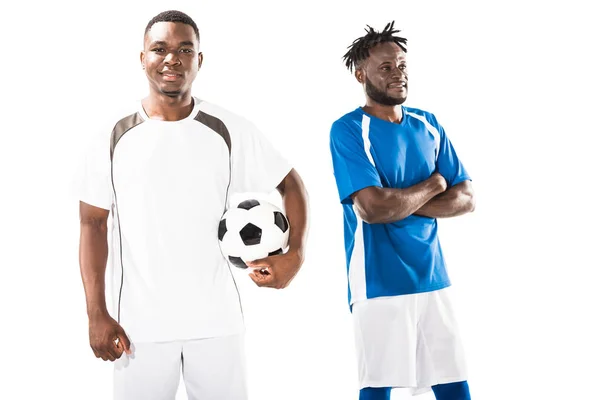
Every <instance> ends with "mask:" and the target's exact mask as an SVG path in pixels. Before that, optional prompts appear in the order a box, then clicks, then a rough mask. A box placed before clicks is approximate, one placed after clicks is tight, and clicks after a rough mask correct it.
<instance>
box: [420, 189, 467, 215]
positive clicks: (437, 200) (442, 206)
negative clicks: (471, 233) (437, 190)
mask: <svg viewBox="0 0 600 400" xmlns="http://www.w3.org/2000/svg"><path fill="white" fill-rule="evenodd" d="M474 208H475V200H474V196H473V192H472V190H471V189H470V185H468V186H467V185H461V184H459V185H456V186H453V187H451V188H450V189H448V190H446V191H445V192H444V193H441V194H439V195H437V196H435V197H434V198H433V199H431V200H430V201H429V202H427V203H426V204H424V205H423V206H422V207H421V208H419V209H418V210H417V211H416V212H415V214H417V215H421V216H425V217H430V218H450V217H457V216H459V215H463V214H466V213H469V212H471V211H473V210H474Z"/></svg>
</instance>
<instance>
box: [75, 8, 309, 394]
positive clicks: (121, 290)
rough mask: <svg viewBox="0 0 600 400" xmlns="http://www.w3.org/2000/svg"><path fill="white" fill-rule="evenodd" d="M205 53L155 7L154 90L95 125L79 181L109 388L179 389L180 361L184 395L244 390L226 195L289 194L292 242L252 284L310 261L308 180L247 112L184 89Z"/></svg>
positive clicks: (148, 40) (150, 35)
mask: <svg viewBox="0 0 600 400" xmlns="http://www.w3.org/2000/svg"><path fill="white" fill-rule="evenodd" d="M202 59H203V55H202V53H201V52H200V51H199V33H198V28H197V26H196V24H195V23H194V21H193V20H192V19H191V18H190V17H189V16H187V15H186V14H184V13H181V12H178V11H166V12H163V13H161V14H159V15H157V16H156V17H154V18H153V19H152V20H151V21H150V22H149V23H148V25H147V28H146V31H145V34H144V50H143V51H142V53H141V64H142V67H143V69H144V70H145V72H146V76H147V78H148V82H149V88H150V91H149V95H148V96H147V97H146V98H144V99H143V100H141V102H140V103H139V104H137V105H136V106H135V107H133V109H132V110H130V111H129V112H127V113H124V114H123V115H120V116H119V117H118V118H116V119H115V120H114V121H112V123H111V125H110V127H108V128H107V129H106V130H105V131H102V132H100V135H99V136H98V137H97V138H96V139H95V140H94V141H93V144H92V146H91V147H90V150H89V152H88V153H87V154H86V159H85V164H84V168H83V170H82V177H81V180H80V181H79V186H78V188H79V199H80V216H81V238H80V265H81V275H82V279H83V284H84V288H85V295H86V302H87V312H88V316H89V333H90V345H91V347H92V349H93V351H94V354H95V355H96V357H99V358H102V359H103V360H110V361H115V373H114V396H115V397H114V398H115V399H127V400H130V399H144V400H153V399H156V400H167V399H174V398H175V393H176V391H177V387H178V384H179V377H180V371H182V372H183V378H184V381H185V385H186V390H187V393H188V397H189V398H190V399H222V400H237V399H246V398H247V394H246V378H245V361H244V349H243V347H244V346H243V330H244V327H243V319H242V312H241V305H240V299H239V293H238V291H237V287H236V285H235V281H234V279H233V276H232V272H231V270H230V267H229V265H228V264H227V261H226V260H225V258H224V257H223V256H222V254H221V252H220V249H219V245H218V239H217V237H218V232H217V231H218V225H219V220H220V218H221V216H222V214H223V212H224V210H225V208H226V204H227V199H228V195H229V194H230V193H234V192H264V193H268V192H271V191H273V190H275V189H277V190H278V191H279V192H280V193H281V195H282V197H283V204H284V208H285V211H286V214H287V217H288V219H289V222H290V238H289V251H288V252H287V253H285V254H281V255H276V256H272V257H268V258H266V259H262V260H256V261H254V262H250V263H248V265H249V266H250V268H251V269H252V272H251V273H250V278H252V280H253V281H254V282H255V283H256V284H257V285H258V286H266V287H273V288H284V287H286V286H287V285H288V284H289V283H290V281H291V280H292V279H293V278H294V276H295V275H296V273H297V272H298V270H299V268H300V266H301V264H302V262H303V259H304V253H303V252H304V241H305V236H306V224H307V221H306V220H307V199H306V193H305V189H304V186H303V183H302V180H301V179H300V177H299V176H298V174H297V173H296V172H295V171H294V170H293V169H292V168H291V166H290V164H289V163H288V162H287V161H286V160H285V159H284V158H283V157H282V156H281V155H280V154H279V152H278V151H276V150H275V148H274V147H273V146H272V145H271V144H270V143H269V142H268V141H267V140H266V138H265V137H264V136H263V135H262V134H261V133H260V132H259V131H258V130H257V129H256V127H255V126H254V125H253V124H252V123H250V122H249V121H247V120H245V119H244V118H241V117H239V116H237V115H234V114H232V113H230V112H228V111H226V110H224V109H222V108H220V107H217V106H215V105H213V104H210V103H208V102H206V101H204V100H200V99H198V98H196V97H193V96H192V94H191V88H192V82H193V81H194V79H195V77H196V75H197V72H198V70H199V69H200V66H201V64H202ZM109 215H110V216H112V218H111V222H112V224H111V226H112V227H113V229H112V232H111V239H112V242H111V245H110V246H109V245H108V243H107V238H108V221H109ZM109 250H110V252H109ZM109 254H111V256H112V257H111V261H112V263H109V265H111V266H112V272H113V274H112V279H111V280H112V282H108V283H112V284H111V285H109V286H110V287H112V288H113V289H114V290H112V298H113V303H114V309H113V310H111V311H109V310H108V309H107V306H106V301H105V271H106V265H107V259H108V255H109Z"/></svg>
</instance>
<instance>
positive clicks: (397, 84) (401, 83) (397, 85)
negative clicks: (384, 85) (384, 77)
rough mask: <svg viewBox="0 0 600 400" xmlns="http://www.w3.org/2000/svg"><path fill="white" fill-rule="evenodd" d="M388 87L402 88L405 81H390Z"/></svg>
mask: <svg viewBox="0 0 600 400" xmlns="http://www.w3.org/2000/svg"><path fill="white" fill-rule="evenodd" d="M388 87H390V88H393V89H397V88H404V87H406V82H398V83H392V84H390V85H388Z"/></svg>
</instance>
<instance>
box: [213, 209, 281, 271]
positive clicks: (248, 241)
mask: <svg viewBox="0 0 600 400" xmlns="http://www.w3.org/2000/svg"><path fill="white" fill-rule="evenodd" d="M289 235H290V224H289V221H288V220H287V218H286V216H285V215H284V214H283V212H282V211H281V210H280V209H279V208H278V207H276V206H275V205H273V204H271V203H268V202H265V201H261V202H259V201H258V200H255V199H249V200H245V201H242V202H241V203H240V204H238V206H237V207H232V208H230V209H228V210H227V211H226V212H225V214H223V216H222V217H221V221H220V222H219V245H220V246H221V252H222V253H223V256H224V257H225V258H226V259H227V260H229V262H230V263H231V264H233V265H234V266H236V267H238V268H248V266H247V265H246V263H245V261H253V260H257V259H259V258H264V257H268V256H272V255H276V254H281V253H283V250H284V249H285V248H286V247H287V245H288V239H289Z"/></svg>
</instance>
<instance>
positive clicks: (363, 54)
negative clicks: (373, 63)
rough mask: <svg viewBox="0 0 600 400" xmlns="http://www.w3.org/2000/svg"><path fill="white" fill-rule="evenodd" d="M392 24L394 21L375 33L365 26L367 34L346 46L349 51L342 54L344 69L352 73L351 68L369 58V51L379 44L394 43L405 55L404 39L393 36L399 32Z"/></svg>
mask: <svg viewBox="0 0 600 400" xmlns="http://www.w3.org/2000/svg"><path fill="white" fill-rule="evenodd" d="M394 22H395V21H392V22H390V23H388V24H387V25H386V26H385V28H384V29H383V31H381V32H377V31H376V30H375V29H373V28H371V27H370V26H369V25H367V27H368V28H369V29H366V28H365V31H366V32H367V34H366V35H365V36H363V37H359V38H358V39H356V40H354V42H352V44H351V45H350V46H348V49H349V50H348V52H347V53H346V54H344V57H343V59H344V63H345V64H346V68H348V69H349V70H350V72H352V69H353V68H354V69H355V68H357V66H358V65H359V63H360V62H361V61H363V60H365V59H367V58H369V50H370V49H372V48H373V47H375V46H376V45H378V44H379V43H385V42H393V43H396V44H397V45H398V46H399V47H400V48H401V49H402V51H403V52H405V53H406V39H405V38H403V37H399V36H394V33H398V32H400V31H399V30H397V29H394Z"/></svg>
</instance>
